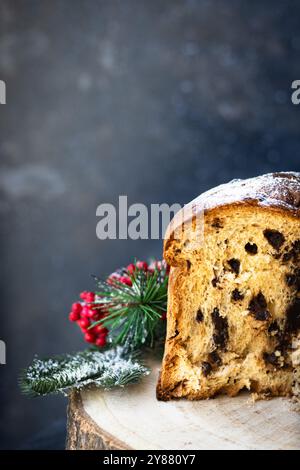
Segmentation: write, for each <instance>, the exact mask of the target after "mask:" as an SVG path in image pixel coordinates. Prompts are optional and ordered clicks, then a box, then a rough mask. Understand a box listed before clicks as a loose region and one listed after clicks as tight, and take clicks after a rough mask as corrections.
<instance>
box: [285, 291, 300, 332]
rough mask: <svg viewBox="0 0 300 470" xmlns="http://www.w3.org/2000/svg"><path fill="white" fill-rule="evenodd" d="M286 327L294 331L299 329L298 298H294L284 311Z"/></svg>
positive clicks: (299, 308)
mask: <svg viewBox="0 0 300 470" xmlns="http://www.w3.org/2000/svg"><path fill="white" fill-rule="evenodd" d="M286 329H287V331H288V332H290V333H296V332H297V331H298V330H299V329H300V299H295V300H294V302H293V303H292V304H291V305H290V306H289V308H288V309H287V312H286Z"/></svg>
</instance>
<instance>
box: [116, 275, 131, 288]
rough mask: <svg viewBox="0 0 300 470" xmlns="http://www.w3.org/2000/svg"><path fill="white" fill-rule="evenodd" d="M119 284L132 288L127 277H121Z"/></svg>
mask: <svg viewBox="0 0 300 470" xmlns="http://www.w3.org/2000/svg"><path fill="white" fill-rule="evenodd" d="M119 282H121V283H122V284H126V285H127V286H132V281H131V279H130V277H128V276H121V277H120V279H119Z"/></svg>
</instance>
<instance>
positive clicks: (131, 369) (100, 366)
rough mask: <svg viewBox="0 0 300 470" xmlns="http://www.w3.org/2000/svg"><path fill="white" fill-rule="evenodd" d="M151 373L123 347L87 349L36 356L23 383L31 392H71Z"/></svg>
mask: <svg viewBox="0 0 300 470" xmlns="http://www.w3.org/2000/svg"><path fill="white" fill-rule="evenodd" d="M148 373H149V369H147V368H146V367H145V366H144V365H143V364H142V363H141V362H140V361H138V360H137V358H136V356H134V355H128V353H126V352H125V351H124V349H122V348H121V347H117V348H114V349H110V350H107V351H104V352H100V351H97V350H86V351H82V352H78V353H75V354H73V355H72V354H65V355H63V356H56V357H53V358H49V359H45V360H41V359H38V358H35V359H34V360H33V362H32V364H31V365H30V366H29V367H28V369H26V370H24V371H23V372H22V374H21V378H20V386H21V389H22V391H23V393H25V394H26V395H31V396H38V395H48V394H50V393H57V392H62V393H67V392H68V391H69V390H70V389H77V390H79V389H81V388H83V387H87V386H95V387H102V388H105V389H110V388H112V387H117V386H124V385H126V384H129V383H134V382H137V381H138V380H139V379H140V378H141V377H142V376H144V375H147V374H148Z"/></svg>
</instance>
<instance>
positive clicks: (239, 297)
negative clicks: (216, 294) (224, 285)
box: [231, 289, 244, 302]
mask: <svg viewBox="0 0 300 470" xmlns="http://www.w3.org/2000/svg"><path fill="white" fill-rule="evenodd" d="M231 298H232V300H234V301H235V302H236V301H237V300H243V298H244V295H243V294H241V292H240V291H239V290H238V289H234V290H233V291H232V293H231Z"/></svg>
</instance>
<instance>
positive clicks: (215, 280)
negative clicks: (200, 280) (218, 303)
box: [211, 276, 219, 287]
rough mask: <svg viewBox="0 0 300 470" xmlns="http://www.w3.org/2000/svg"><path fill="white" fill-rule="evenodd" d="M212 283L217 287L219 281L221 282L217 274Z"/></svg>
mask: <svg viewBox="0 0 300 470" xmlns="http://www.w3.org/2000/svg"><path fill="white" fill-rule="evenodd" d="M211 283H212V285H213V287H217V285H218V283H219V278H218V277H217V276H216V277H214V278H213V279H212V280H211Z"/></svg>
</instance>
